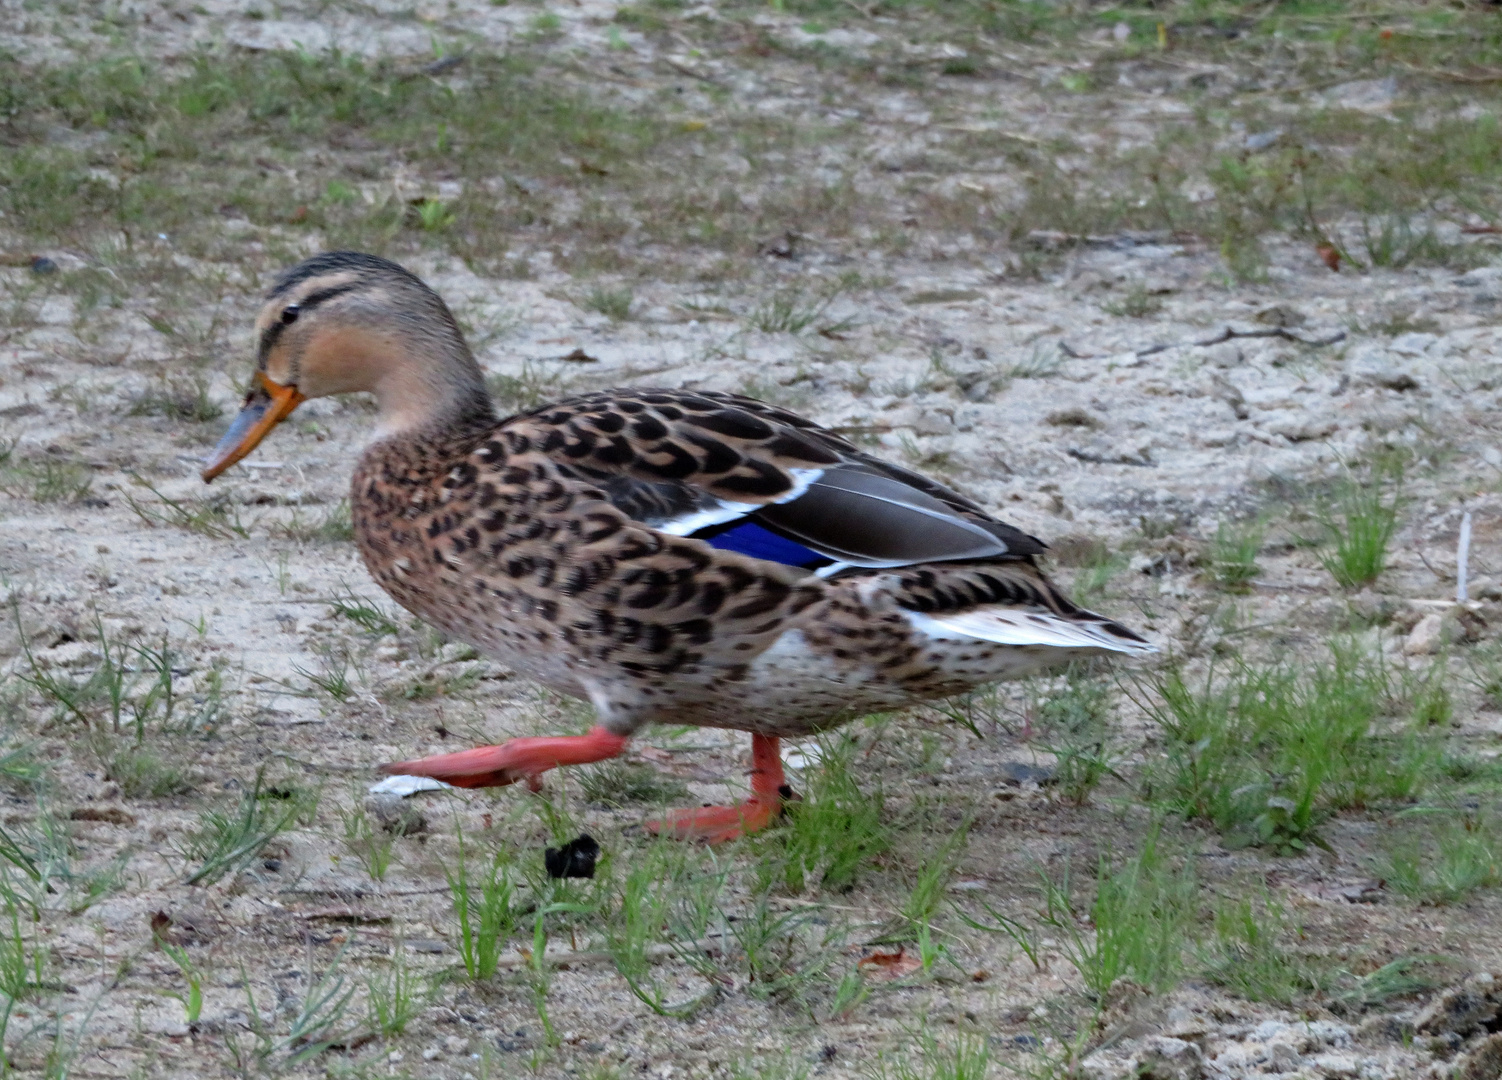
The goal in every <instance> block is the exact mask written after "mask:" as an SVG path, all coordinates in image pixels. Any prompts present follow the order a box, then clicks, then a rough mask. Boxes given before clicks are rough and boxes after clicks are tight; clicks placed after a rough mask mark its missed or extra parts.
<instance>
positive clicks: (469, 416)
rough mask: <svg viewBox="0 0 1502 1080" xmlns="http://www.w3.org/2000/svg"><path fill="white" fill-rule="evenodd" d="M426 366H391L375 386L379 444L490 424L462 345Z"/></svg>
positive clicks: (486, 397) (491, 414)
mask: <svg viewBox="0 0 1502 1080" xmlns="http://www.w3.org/2000/svg"><path fill="white" fill-rule="evenodd" d="M445 352H446V353H447V355H444V356H442V357H441V358H435V361H434V362H430V363H426V364H394V365H392V366H391V367H389V368H388V369H387V370H386V372H385V373H384V374H383V375H382V377H381V379H380V380H379V381H378V382H377V383H376V385H375V396H376V403H377V406H378V408H379V410H380V420H379V425H378V429H377V431H378V437H379V438H382V439H387V438H400V437H412V436H416V435H431V434H432V433H434V432H453V431H458V430H465V429H469V428H471V427H474V426H475V425H477V424H480V423H486V422H488V423H492V424H493V423H494V422H495V409H494V407H493V406H492V405H491V402H490V394H489V393H488V392H487V391H486V389H485V378H484V375H483V374H482V373H481V371H480V366H479V364H477V363H475V359H474V357H473V356H472V355H471V354H470V352H469V349H468V348H467V347H465V345H464V344H463V342H456V343H454V344H453V345H452V346H451V347H450V348H449V349H448V350H445Z"/></svg>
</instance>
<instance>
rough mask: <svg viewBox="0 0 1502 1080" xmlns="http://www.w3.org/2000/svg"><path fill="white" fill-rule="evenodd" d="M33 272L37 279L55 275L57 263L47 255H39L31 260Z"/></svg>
mask: <svg viewBox="0 0 1502 1080" xmlns="http://www.w3.org/2000/svg"><path fill="white" fill-rule="evenodd" d="M31 272H32V273H33V274H35V275H36V276H37V277H46V276H47V275H49V274H55V273H57V263H55V262H53V261H52V260H51V259H49V258H47V256H45V255H38V256H37V257H36V258H34V259H32V260H31Z"/></svg>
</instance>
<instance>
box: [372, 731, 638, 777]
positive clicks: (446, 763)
mask: <svg viewBox="0 0 1502 1080" xmlns="http://www.w3.org/2000/svg"><path fill="white" fill-rule="evenodd" d="M625 748H626V736H624V735H617V734H615V733H614V732H613V731H607V730H606V729H605V728H603V727H599V726H596V727H594V728H591V729H590V731H589V732H588V733H587V734H585V735H554V736H546V737H543V738H528V739H512V740H511V741H510V742H507V743H502V744H501V745H500V746H477V747H475V748H474V749H473V750H461V751H459V752H458V753H457V754H439V755H437V756H436V757H426V758H420V759H418V760H416V761H397V762H393V763H392V764H390V765H382V766H381V771H382V772H384V773H387V774H389V775H392V776H431V777H432V778H433V779H434V780H442V781H444V782H446V783H449V784H453V785H454V786H455V787H497V786H499V785H502V784H514V783H516V782H517V781H518V780H524V781H526V783H527V786H528V787H530V788H531V789H532V790H533V791H536V790H537V789H538V788H539V787H540V786H541V780H540V779H539V777H540V776H541V775H542V774H543V773H544V772H546V771H547V770H548V769H554V768H557V767H558V766H560V765H587V764H589V763H590V762H592V761H604V760H605V759H607V758H613V757H615V756H616V755H617V754H619V753H620V752H621V751H622V750H624V749H625Z"/></svg>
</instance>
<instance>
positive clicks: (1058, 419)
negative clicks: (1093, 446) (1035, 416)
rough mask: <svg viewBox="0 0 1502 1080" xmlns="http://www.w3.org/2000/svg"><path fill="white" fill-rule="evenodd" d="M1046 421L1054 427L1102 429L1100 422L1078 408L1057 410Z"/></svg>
mask: <svg viewBox="0 0 1502 1080" xmlns="http://www.w3.org/2000/svg"><path fill="white" fill-rule="evenodd" d="M1044 419H1046V420H1047V421H1048V422H1049V423H1050V424H1052V425H1053V426H1054V427H1078V428H1098V427H1100V421H1099V420H1097V419H1096V418H1095V417H1093V416H1091V415H1090V414H1089V413H1087V412H1086V411H1085V410H1084V409H1081V408H1078V407H1076V408H1073V409H1057V410H1055V411H1054V412H1051V413H1049V414H1048V415H1047V416H1046V417H1045V418H1044Z"/></svg>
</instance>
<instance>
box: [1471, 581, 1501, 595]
mask: <svg viewBox="0 0 1502 1080" xmlns="http://www.w3.org/2000/svg"><path fill="white" fill-rule="evenodd" d="M1466 592H1467V593H1469V594H1470V597H1471V599H1472V600H1502V585H1499V584H1498V583H1497V581H1496V580H1495V579H1494V578H1489V577H1479V578H1472V579H1471V581H1470V582H1469V583H1468V584H1467V585H1466Z"/></svg>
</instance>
